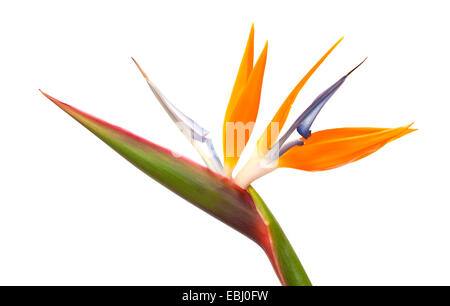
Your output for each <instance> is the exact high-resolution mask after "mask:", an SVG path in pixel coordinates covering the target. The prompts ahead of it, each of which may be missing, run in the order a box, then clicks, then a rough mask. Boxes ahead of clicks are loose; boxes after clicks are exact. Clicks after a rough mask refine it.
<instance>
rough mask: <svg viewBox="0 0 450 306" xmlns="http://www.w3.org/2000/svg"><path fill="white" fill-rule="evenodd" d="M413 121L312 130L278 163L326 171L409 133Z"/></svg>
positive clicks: (307, 169) (280, 165) (284, 165)
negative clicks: (385, 126) (389, 126)
mask: <svg viewBox="0 0 450 306" xmlns="http://www.w3.org/2000/svg"><path fill="white" fill-rule="evenodd" d="M410 126H411V125H408V126H404V127H399V128H393V129H383V128H340V129H330V130H324V131H319V132H316V133H313V134H312V135H311V137H310V138H308V139H306V140H305V139H303V141H304V142H305V144H304V145H303V146H295V147H293V148H291V149H289V150H288V151H287V152H286V153H285V154H283V155H282V156H281V157H280V159H279V162H278V167H287V168H295V169H300V170H305V171H323V170H329V169H333V168H337V167H340V166H343V165H345V164H348V163H351V162H355V161H357V160H359V159H361V158H363V157H366V156H368V155H370V154H372V153H374V152H375V151H377V150H378V149H380V148H381V147H383V146H384V145H385V144H386V143H388V142H390V141H392V140H395V139H397V138H399V137H402V136H404V135H406V134H409V133H411V132H413V131H415V129H410V128H409V127H410Z"/></svg>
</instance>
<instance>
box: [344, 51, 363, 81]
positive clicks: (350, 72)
mask: <svg viewBox="0 0 450 306" xmlns="http://www.w3.org/2000/svg"><path fill="white" fill-rule="evenodd" d="M367 58H368V56H366V58H365V59H363V60H362V62H361V63H359V64H358V65H357V66H356V67H355V68H353V69H352V70H350V71H349V72H348V73H347V74H346V75H345V77H348V76H349V75H350V74H352V72H353V71H355V70H356V69H358V68H359V66H361V65H362V64H363V63H364V62H365V61H366V60H367Z"/></svg>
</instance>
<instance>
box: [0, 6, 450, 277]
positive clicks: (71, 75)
mask: <svg viewBox="0 0 450 306" xmlns="http://www.w3.org/2000/svg"><path fill="white" fill-rule="evenodd" d="M446 3H447V2H446V1H441V2H439V1H426V2H424V1H373V2H372V4H367V3H365V2H362V1H292V2H285V1H271V2H264V1H245V2H244V1H223V2H218V1H204V2H200V1H180V2H175V1H120V2H119V1H72V2H67V1H8V2H6V1H4V2H2V4H1V5H0V28H1V34H0V37H1V49H0V84H1V91H0V116H1V119H0V133H1V134H0V135H1V151H0V157H1V158H0V284H73V285H81V284H83V285H97V284H115V285H122V284H130V285H131V284H134V285H277V284H278V280H277V279H276V277H275V274H274V272H273V270H272V267H271V265H270V264H269V262H268V260H267V258H266V257H265V254H264V253H263V252H262V251H261V250H260V249H259V248H258V247H257V246H256V245H255V244H254V243H252V242H251V241H250V240H248V239H247V238H245V237H244V236H241V235H240V234H239V233H237V232H235V231H233V230H231V229H230V228H228V227H227V226H225V225H224V224H222V223H220V222H218V221H216V220H214V219H213V218H211V217H210V216H208V215H206V214H205V213H203V212H202V211H200V210H199V209H197V208H195V207H193V206H192V205H190V204H189V203H187V202H186V201H185V200H183V199H181V198H179V197H178V196H176V195H174V194H172V193H171V192H170V191H168V190H166V189H164V188H163V187H162V186H161V185H159V184H157V183H155V182H154V181H152V180H151V179H150V178H148V177H147V176H146V175H144V174H143V173H141V172H140V171H138V170H137V169H135V168H134V167H133V166H131V165H130V164H128V163H127V162H126V161H125V160H124V159H123V158H121V157H120V156H118V155H117V154H116V153H115V152H113V151H112V150H111V149H110V148H108V147H107V146H105V145H104V144H102V143H101V142H100V141H99V140H98V139H97V138H95V137H94V136H93V135H91V134H90V133H89V132H88V131H87V130H85V129H84V128H83V127H81V126H80V125H79V124H78V123H76V122H75V121H74V120H72V119H71V118H69V117H68V116H67V115H66V114H64V113H63V112H62V111H61V110H59V109H58V108H57V107H56V106H55V105H53V104H52V103H51V102H49V101H48V100H47V99H45V98H44V97H43V96H42V95H41V94H40V93H39V92H38V88H41V89H43V90H45V91H47V92H48V93H49V94H51V95H53V96H55V97H57V98H59V99H61V100H63V101H65V102H67V103H69V104H72V105H74V106H76V107H79V108H81V109H83V110H85V111H87V112H89V113H91V114H94V115H96V116H98V117H100V118H103V119H105V120H107V121H109V122H111V123H114V124H117V125H119V126H122V127H124V128H126V129H128V130H130V131H132V132H134V133H136V134H138V135H141V136H143V137H146V138H148V139H149V140H151V141H153V142H156V143H158V144H160V145H163V146H165V147H168V148H171V149H173V150H175V151H177V152H179V153H182V154H184V155H186V156H188V157H189V158H192V159H194V160H196V161H199V162H200V161H201V160H200V159H199V158H198V157H197V155H196V152H195V151H194V149H193V148H192V147H191V146H190V145H189V143H188V142H187V141H186V140H185V139H184V138H183V136H182V135H181V134H180V133H179V132H178V130H177V129H176V128H175V126H173V125H172V123H171V121H170V120H169V118H168V116H167V115H166V114H165V113H164V111H163V110H162V109H161V107H160V106H159V105H158V103H157V101H156V100H155V98H154V97H153V96H152V94H151V92H150V90H149V89H148V87H147V85H146V84H145V82H144V80H143V79H142V77H141V75H140V74H139V73H138V71H137V69H136V67H135V66H134V64H133V63H132V62H131V60H130V56H134V57H135V58H136V59H137V60H138V61H139V62H140V64H141V65H142V66H143V68H144V69H145V70H146V71H147V73H148V75H149V76H150V78H151V79H152V80H153V81H154V82H155V83H156V84H157V85H158V86H159V87H160V89H161V90H162V91H163V92H164V93H165V94H166V96H167V97H168V98H169V99H170V100H171V101H172V102H173V103H174V104H176V105H177V106H178V107H179V108H180V109H182V110H183V111H184V112H186V113H187V114H188V115H190V116H192V117H193V118H195V119H196V120H197V121H198V122H199V123H200V124H201V125H203V126H205V127H206V128H207V129H209V130H210V131H211V135H212V136H213V137H214V139H215V143H216V146H217V149H218V151H219V152H221V133H222V120H223V115H224V111H225V109H226V105H227V102H228V99H229V95H230V93H231V88H232V85H233V83H234V78H235V75H236V73H237V68H238V65H239V62H240V60H241V56H242V52H243V50H244V47H245V43H246V40H247V36H248V32H249V30H250V26H251V23H252V22H254V23H255V56H257V55H258V54H259V52H260V51H261V49H262V47H263V46H264V43H265V41H266V40H269V53H268V61H267V67H266V74H265V75H266V77H265V81H264V85H263V92H262V99H261V108H260V114H259V117H258V122H257V124H256V126H255V130H254V135H256V136H259V134H260V133H261V132H262V130H263V128H264V127H265V126H266V124H267V122H268V120H269V119H270V118H271V117H272V115H273V114H274V112H275V111H276V109H277V108H278V106H279V105H280V103H281V102H282V101H283V100H284V98H285V97H286V96H287V94H288V93H289V92H290V90H291V89H292V88H293V86H295V84H296V83H297V82H298V81H299V79H300V78H301V77H302V76H303V75H304V74H305V73H306V71H307V70H308V69H309V68H310V67H311V66H312V65H313V64H314V63H315V62H316V61H317V60H318V59H319V58H320V56H321V55H322V54H323V53H324V52H325V51H326V50H327V49H328V48H329V47H330V46H331V45H332V44H333V43H334V42H335V41H336V40H337V39H339V38H340V37H341V36H342V35H344V36H345V39H344V40H343V42H342V43H341V45H340V46H339V47H338V48H337V49H336V50H335V51H334V52H333V53H332V54H331V55H330V57H329V58H328V59H327V60H326V61H325V63H324V64H323V65H322V66H321V67H320V69H319V70H318V71H317V72H316V73H315V74H314V76H313V77H312V78H311V80H310V81H309V82H308V83H307V85H306V86H305V88H304V90H302V92H301V93H300V94H299V96H298V98H297V101H296V103H295V104H294V107H293V111H292V113H291V116H290V118H289V121H288V123H289V122H292V120H293V119H294V117H295V116H297V115H298V114H300V112H301V111H302V110H303V109H304V108H305V107H306V106H307V105H308V104H309V103H310V102H311V101H312V99H313V98H314V97H315V96H316V95H317V94H319V93H320V92H321V91H322V90H324V89H325V88H326V87H328V86H329V85H331V84H332V83H333V82H335V81H336V80H337V79H338V78H339V77H341V76H342V75H343V74H344V73H346V72H347V71H348V70H349V69H351V68H352V67H353V66H354V65H356V64H357V63H359V61H360V60H362V59H363V58H364V57H365V56H369V59H368V61H367V62H366V63H365V64H364V65H363V66H362V67H361V68H360V69H359V70H358V71H356V72H355V73H354V74H353V75H352V76H351V77H350V78H349V79H348V80H347V82H346V83H345V84H344V86H343V87H342V88H341V89H340V91H339V92H338V93H337V94H336V95H335V96H334V97H333V99H332V100H331V101H330V102H329V104H328V105H327V106H326V107H325V109H324V110H323V112H322V113H321V114H320V115H319V117H318V120H317V121H316V123H315V125H314V126H313V129H314V130H320V129H325V128H334V127H345V126H376V127H378V126H379V127H397V126H402V125H406V124H408V123H410V122H412V121H415V122H416V123H415V127H416V128H419V131H417V132H415V133H413V134H410V135H408V136H405V137H404V138H402V139H399V140H397V141H395V142H394V143H391V144H389V145H387V146H386V147H384V148H383V149H382V150H380V151H379V152H377V153H375V154H374V155H372V156H370V157H368V158H366V159H364V160H361V161H359V162H357V163H354V164H351V165H347V166H345V167H342V168H339V169H336V170H332V171H326V172H316V173H307V172H301V171H297V170H290V169H282V170H277V171H275V172H274V173H271V174H270V175H268V176H266V177H263V178H261V179H260V180H258V181H257V182H255V183H254V184H253V185H254V186H255V188H256V189H257V190H259V192H260V194H261V196H262V197H263V198H264V199H265V201H266V203H267V204H268V205H269V207H270V208H271V209H272V211H273V213H274V215H275V216H276V217H277V219H278V221H279V222H280V224H281V225H282V227H283V228H284V230H285V232H286V234H287V236H288V237H289V239H290V241H291V242H292V244H293V246H294V248H295V249H296V250H297V252H298V254H299V257H300V259H301V261H302V263H303V264H304V266H305V269H306V270H307V272H308V273H309V276H310V278H311V280H312V282H313V284H316V285H350V284H351V285H384V284H386V285H412V284H414V285H418V284H426V285H431V284H442V285H443V284H446V285H450V261H449V258H450V244H449V243H448V242H449V235H450V222H449V220H450V201H449V196H448V186H449V185H448V173H449V171H450V169H449V156H450V155H449V148H450V146H449V143H450V141H449V138H448V135H449V133H448V125H447V122H448V118H449V111H450V101H449V98H448V86H449V85H448V84H449V68H450V65H449V54H450V44H449V39H448V38H449V28H450V27H449V26H450V22H449V21H448V11H449V8H448V7H447V5H446ZM255 138H256V137H255ZM254 141H255V139H254V138H252V140H251V142H250V143H249V146H250V147H251V146H252V145H253V144H254ZM246 153H248V152H246ZM243 159H244V160H245V156H244V157H243ZM240 165H242V164H240Z"/></svg>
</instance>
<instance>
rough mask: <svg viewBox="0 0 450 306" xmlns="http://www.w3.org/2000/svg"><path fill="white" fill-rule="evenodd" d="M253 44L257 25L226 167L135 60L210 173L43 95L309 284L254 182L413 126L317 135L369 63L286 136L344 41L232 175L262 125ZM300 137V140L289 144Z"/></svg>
mask: <svg viewBox="0 0 450 306" xmlns="http://www.w3.org/2000/svg"><path fill="white" fill-rule="evenodd" d="M253 41H254V26H253V25H252V28H251V31H250V35H249V38H248V42H247V45H246V48H245V51H244V56H243V58H242V61H241V64H240V67H239V70H238V74H237V77H236V81H235V84H234V87H233V90H232V93H231V97H230V100H229V103H228V107H227V110H226V113H225V118H224V122H223V153H224V154H223V155H224V156H223V161H224V163H223V164H222V162H221V159H220V158H219V157H218V154H217V152H216V150H215V149H214V145H213V142H212V139H211V138H210V137H209V136H208V134H209V133H208V131H207V130H205V129H204V128H202V127H201V126H200V125H199V124H198V123H196V122H195V121H194V120H192V119H191V118H190V117H188V116H186V115H185V114H184V113H183V112H181V111H180V110H179V109H178V108H177V107H175V106H174V105H173V104H172V103H170V102H169V101H168V100H167V99H166V97H165V96H164V95H163V94H162V93H161V91H160V90H159V89H158V88H157V87H156V86H155V84H154V83H152V82H151V81H150V80H149V78H148V77H147V75H146V74H145V72H144V71H143V70H142V68H141V67H140V66H139V64H138V63H137V62H136V61H135V60H134V59H133V61H134V62H135V64H136V65H137V67H138V68H139V70H140V71H141V73H142V75H143V76H144V78H145V79H146V81H147V83H148V85H149V87H150V89H151V90H152V92H153V94H154V95H155V96H156V98H157V99H158V101H159V102H160V104H161V106H162V107H163V108H164V110H165V111H166V112H167V114H168V115H169V116H170V118H171V119H172V120H173V121H174V122H175V123H176V125H177V126H178V128H179V129H180V131H181V132H182V133H183V134H184V135H185V136H186V138H187V139H188V140H189V141H190V142H191V144H192V145H193V146H194V147H195V149H196V150H197V151H198V152H199V154H200V156H201V157H202V159H203V161H204V162H205V164H206V166H207V168H205V167H203V166H201V165H199V164H197V163H195V162H193V161H191V160H188V159H187V158H185V157H183V156H180V155H178V154H174V153H173V152H171V151H169V150H167V149H165V148H162V147H160V146H158V145H156V144H154V143H152V142H150V141H147V140H145V139H143V138H141V137H139V136H136V135H133V134H132V133H130V132H127V131H125V130H124V129H122V128H120V127H117V126H114V125H112V124H109V123H107V122H105V121H103V120H101V119H98V118H95V117H93V116H91V115H89V114H87V113H85V112H83V111H81V110H78V109H76V108H74V107H72V106H70V105H68V104H65V103H63V102H61V101H59V100H57V99H55V98H53V97H51V96H49V95H48V94H46V93H44V92H42V91H41V92H42V93H43V94H44V95H45V96H46V97H47V98H48V99H50V100H51V101H52V102H54V103H55V104H56V105H57V106H58V107H60V108H61V109H62V110H63V111H65V112H66V113H68V114H69V115H70V116H72V117H73V118H74V119H75V120H77V121H78V122H79V123H81V124H82V125H83V126H85V127H86V128H87V129H88V130H90V131H91V132H92V133H93V134H95V135H96V136H97V137H99V138H100V139H101V140H103V141H104V142H105V143H106V144H108V145H109V146H110V147H111V148H113V149H114V150H115V151H117V152H118V153H119V154H120V155H122V156H123V157H124V158H126V159H127V160H128V161H129V162H131V163H132V164H134V165H135V166H136V167H137V168H139V169H140V170H142V171H143V172H145V173H146V174H148V175H149V176H150V177H152V178H153V179H155V180H156V181H158V182H159V183H161V184H162V185H164V186H166V187H167V188H168V189H170V190H172V191H173V192H175V193H177V194H178V195H180V196H181V197H183V198H184V199H186V200H188V201H189V202H191V203H193V204H194V205H196V206H197V207H199V208H200V209H202V210H204V211H205V212H207V213H209V214H210V215H212V216H214V217H216V218H217V219H219V220H221V221H222V222H224V223H226V224H227V225H229V226H231V227H232V228H234V229H236V230H237V231H239V232H241V233H242V234H244V235H246V236H247V237H249V238H250V239H252V240H253V241H255V242H256V243H257V244H258V245H260V246H261V247H262V249H263V250H264V251H265V252H266V254H267V256H268V258H269V260H270V262H271V263H272V265H273V268H274V270H275V273H276V275H277V276H278V278H279V280H280V282H281V283H282V284H283V285H311V282H310V280H309V278H308V276H307V274H306V272H305V270H304V268H303V266H302V265H301V263H300V261H299V259H298V256H297V254H296V253H295V251H294V249H293V248H292V246H291V244H290V243H289V241H288V239H287V238H286V236H285V234H284V233H283V231H282V229H281V227H280V225H279V224H278V222H277V221H276V219H275V218H274V216H273V215H272V214H271V212H270V210H269V209H268V207H267V206H266V204H265V203H264V201H263V200H262V198H261V197H260V196H259V194H258V193H257V192H256V191H255V189H254V188H253V187H252V186H251V185H250V184H251V183H252V182H253V181H254V180H256V179H258V178H260V177H261V176H263V175H266V174H268V173H270V172H272V171H274V170H275V169H277V168H281V167H288V168H295V169H300V170H305V171H322V170H329V169H333V168H336V167H340V166H342V165H345V164H347V163H351V162H354V161H357V160H359V159H361V158H363V157H366V156H368V155H370V154H372V153H374V152H375V151H377V150H378V149H380V148H381V147H383V146H384V145H385V144H387V143H389V142H391V141H393V140H395V139H397V138H399V137H402V136H404V135H406V134H408V133H411V132H412V131H415V129H411V128H410V127H411V124H410V125H407V126H402V127H398V128H371V127H358V128H335V129H328V130H323V131H318V132H314V133H311V130H310V128H311V126H312V124H313V122H314V120H315V119H316V117H317V115H318V114H319V112H320V110H321V109H322V108H323V107H324V105H325V104H326V102H327V101H328V100H329V99H330V98H331V97H332V96H333V94H334V93H335V92H336V91H337V90H338V89H339V88H340V87H341V86H342V84H343V83H344V81H345V80H346V79H347V77H348V76H349V75H350V74H351V73H352V72H353V71H354V70H355V69H356V68H358V67H359V66H360V65H361V64H362V63H363V62H364V61H365V60H364V61H363V62H361V63H360V64H359V65H357V66H356V67H355V68H353V69H352V70H350V72H348V73H347V74H345V75H344V76H343V77H341V78H340V79H339V80H338V81H337V82H336V83H334V84H333V85H332V86H330V87H329V88H328V89H326V90H325V91H324V92H323V93H321V94H320V95H319V96H318V97H317V98H316V99H315V100H314V101H313V102H312V104H311V105H310V106H309V107H308V108H307V109H306V110H305V111H304V112H303V113H302V114H301V115H300V116H299V117H298V118H297V119H296V120H294V122H293V123H292V125H291V126H290V127H289V128H288V129H287V131H286V132H285V133H284V134H283V135H282V136H281V137H280V131H281V129H282V128H283V126H284V124H285V122H286V120H287V118H288V114H289V112H290V109H291V106H292V104H293V103H294V101H295V99H296V97H297V95H298V93H299V92H300V90H301V89H302V87H303V86H304V85H305V83H306V82H307V81H308V79H309V78H310V77H311V76H312V75H313V73H314V72H315V71H316V70H317V68H318V67H319V66H320V65H321V64H322V62H323V61H324V60H325V59H326V58H327V57H328V55H329V54H330V53H331V52H332V51H333V49H334V48H335V47H336V46H337V45H338V44H339V43H340V42H341V41H342V38H341V39H340V40H339V41H337V42H336V43H335V44H334V45H333V46H332V47H331V48H330V49H329V50H328V51H327V52H326V53H325V54H324V55H323V56H322V57H321V58H320V59H319V61H318V62H317V63H316V64H315V65H314V66H313V67H312V68H311V69H310V70H309V71H308V72H307V73H306V75H305V76H304V77H303V78H302V79H301V80H300V82H299V83H298V84H297V85H296V86H295V88H294V89H293V90H292V91H291V93H290V94H289V95H288V97H287V98H286V99H285V101H284V102H283V103H282V105H281V106H280V108H279V109H278V111H277V112H276V113H275V115H274V117H273V118H272V120H271V122H270V123H269V124H268V126H267V128H266V129H265V131H264V133H263V134H262V135H261V136H260V138H259V140H258V142H257V145H256V148H255V149H254V152H253V154H252V155H251V158H250V159H249V161H248V162H247V163H246V164H245V165H244V166H243V167H242V168H241V169H240V171H239V172H238V173H237V174H236V175H235V176H234V177H233V175H232V174H233V170H234V169H235V167H236V164H237V162H238V160H239V157H240V155H241V153H242V151H243V150H244V147H245V145H246V144H247V142H248V140H249V138H250V136H251V134H252V125H253V124H254V122H255V121H256V117H257V114H258V109H259V101H260V96H261V88H262V83H263V76H264V70H265V64H266V58H267V47H268V44H267V43H266V45H265V47H264V49H263V50H262V52H261V55H260V56H259V58H258V60H257V61H256V63H255V64H254V65H253V57H254V55H253V52H254V46H253ZM242 129H243V130H242ZM295 132H298V134H299V136H297V137H295V139H293V140H291V141H288V139H289V137H291V136H292V134H294V133H295ZM238 144H241V145H238Z"/></svg>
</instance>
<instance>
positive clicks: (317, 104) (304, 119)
mask: <svg viewBox="0 0 450 306" xmlns="http://www.w3.org/2000/svg"><path fill="white" fill-rule="evenodd" d="M346 78H347V76H344V77H342V78H341V79H339V81H337V82H336V83H334V84H333V85H332V86H331V87H330V88H328V89H327V90H325V91H324V92H323V93H321V94H320V95H319V96H318V97H317V98H316V99H315V100H314V102H313V103H312V104H311V105H310V106H309V107H308V108H307V109H306V110H305V111H304V112H303V114H301V115H300V117H298V118H297V120H295V122H294V126H296V127H297V132H298V133H299V134H300V135H302V136H303V137H304V138H308V137H309V136H311V131H310V130H309V129H310V128H311V125H312V124H313V122H314V120H315V119H316V117H317V115H318V114H319V112H320V110H321V109H322V107H324V105H325V103H327V102H328V100H329V99H330V98H331V97H332V96H333V95H334V93H335V92H336V91H337V90H338V89H339V87H341V85H342V84H343V83H344V81H345V79H346Z"/></svg>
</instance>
